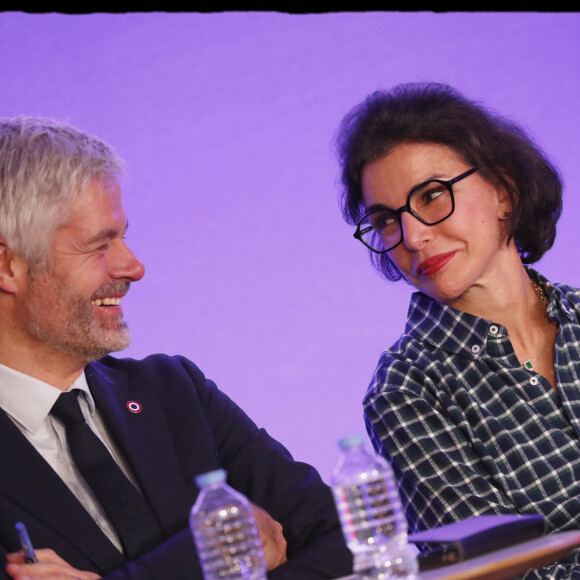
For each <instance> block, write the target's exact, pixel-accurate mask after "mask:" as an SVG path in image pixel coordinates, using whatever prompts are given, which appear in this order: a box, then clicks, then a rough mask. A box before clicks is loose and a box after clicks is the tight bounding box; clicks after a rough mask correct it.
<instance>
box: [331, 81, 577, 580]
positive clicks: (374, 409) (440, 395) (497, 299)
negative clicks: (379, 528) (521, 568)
mask: <svg viewBox="0 0 580 580" xmlns="http://www.w3.org/2000/svg"><path fill="white" fill-rule="evenodd" d="M336 143H337V150H338V155H339V160H340V167H341V179H342V186H343V192H342V193H343V197H342V208H343V214H344V217H345V219H346V220H347V221H348V222H349V223H351V224H353V225H355V226H356V231H355V233H354V237H355V238H356V239H357V240H360V242H362V243H363V244H364V245H365V246H366V247H367V248H368V250H369V252H370V255H371V258H372V260H373V262H374V264H375V266H376V267H377V268H378V269H379V271H380V272H381V273H382V274H383V275H384V277H385V278H387V279H389V280H393V281H394V280H398V279H403V280H405V281H406V282H408V283H409V284H411V285H412V286H414V287H415V289H416V290H417V292H415V293H414V294H413V296H412V298H411V304H410V307H409V313H408V319H407V324H406V328H405V329H404V332H403V334H402V335H401V337H400V339H399V340H398V341H397V342H396V343H395V344H394V345H393V346H392V347H391V348H390V349H388V350H387V351H386V352H385V353H383V355H382V356H381V358H380V360H379V363H378V366H377V369H376V371H375V374H374V377H373V379H372V382H371V385H370V387H369V389H368V391H367V394H366V396H365V398H364V412H365V421H366V425H367V429H368V432H369V435H370V437H371V440H372V442H373V445H374V447H375V449H376V451H377V452H378V453H380V454H382V455H383V456H384V457H386V458H387V459H389V460H390V461H391V463H392V464H393V467H394V469H395V472H396V474H397V478H398V481H399V485H400V489H401V494H402V497H403V501H404V503H405V508H406V513H407V517H408V519H409V522H410V526H411V529H412V530H414V531H416V530H419V529H425V528H432V527H435V526H439V525H443V524H446V523H450V522H452V521H456V520H461V519H465V518H468V517H471V516H475V515H482V514H500V513H507V514H513V513H522V514H525V513H529V514H532V513H538V514H542V515H543V516H544V517H545V519H546V522H547V526H548V531H559V530H565V529H580V291H579V290H577V289H575V288H571V287H569V286H565V285H562V284H557V283H554V282H550V281H548V280H547V279H545V278H544V277H543V276H542V275H541V274H539V273H538V272H536V271H535V270H534V269H533V268H531V267H530V266H528V264H533V263H534V262H536V261H538V260H539V259H540V258H541V257H542V256H543V254H544V253H545V252H546V251H547V250H548V249H549V248H550V247H551V246H552V244H553V242H554V238H555V232H556V230H555V227H556V222H557V220H558V218H559V216H560V211H561V200H562V186H561V181H560V179H559V176H558V172H557V170H556V169H555V168H554V166H553V165H552V164H551V162H550V161H549V160H548V158H547V157H546V155H545V154H544V153H543V152H542V151H541V150H540V149H539V148H538V147H537V146H536V145H535V144H534V143H533V142H532V140H531V139H530V138H529V137H528V136H527V135H526V134H525V132H524V131H523V130H522V129H521V128H520V127H519V126H517V125H516V124H514V123H513V122H511V121H509V120H507V119H506V118H503V117H501V116H499V115H497V114H495V113H493V112H491V111H489V110H488V109H486V108H485V107H483V106H482V105H480V104H478V103H476V102H474V101H471V100H469V99H467V98H465V97H464V96H463V95H462V94H460V93H459V92H458V91H456V90H455V89H453V88H451V87H449V86H446V85H441V84H435V83H427V84H425V83H419V84H416V83H413V84H406V85H399V86H397V87H395V88H394V89H392V90H391V91H387V92H385V91H379V92H376V93H374V94H372V95H370V96H369V97H368V98H367V99H366V100H365V101H363V102H362V103H360V104H359V105H357V106H356V107H354V108H353V109H352V110H351V111H350V113H349V114H348V115H347V116H346V117H345V119H344V120H343V122H342V124H341V126H340V129H339V131H338V134H337V140H336ZM577 557H578V554H576V555H575V556H573V557H572V558H571V559H569V560H568V561H566V562H561V563H558V564H555V565H553V566H552V567H551V569H550V571H549V572H546V569H543V570H541V571H538V572H535V573H530V574H531V575H530V576H528V578H532V577H538V578H545V577H548V576H549V577H550V578H564V577H565V578H569V577H570V573H571V570H572V569H574V566H575V562H576V559H575V558H577ZM579 570H580V569H579ZM579 573H580V571H579ZM533 574H536V576H534V575H533Z"/></svg>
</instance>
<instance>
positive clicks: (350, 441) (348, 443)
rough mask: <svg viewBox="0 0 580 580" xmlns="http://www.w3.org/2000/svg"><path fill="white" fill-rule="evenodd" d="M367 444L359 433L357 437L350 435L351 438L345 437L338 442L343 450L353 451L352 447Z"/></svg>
mask: <svg viewBox="0 0 580 580" xmlns="http://www.w3.org/2000/svg"><path fill="white" fill-rule="evenodd" d="M364 442H365V437H364V435H362V434H360V433H358V434H356V435H350V436H349V437H343V438H342V439H339V440H338V446H339V447H340V448H341V449H351V448H352V447H359V446H360V445H362V444H363V443H364Z"/></svg>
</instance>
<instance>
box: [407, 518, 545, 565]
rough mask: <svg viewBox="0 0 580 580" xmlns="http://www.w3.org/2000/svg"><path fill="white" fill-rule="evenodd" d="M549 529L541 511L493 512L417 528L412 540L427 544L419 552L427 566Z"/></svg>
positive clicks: (490, 549) (470, 555)
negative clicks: (518, 513) (504, 513)
mask: <svg viewBox="0 0 580 580" xmlns="http://www.w3.org/2000/svg"><path fill="white" fill-rule="evenodd" d="M545 532H546V525H545V521H544V518H543V516H541V515H535V514H534V515H490V516H475V517H472V518H469V519H466V520H463V521H461V522H454V523H452V524H447V525H445V526H441V527H439V528H433V529H431V530H425V531H423V532H417V533H416V534H412V535H410V536H409V541H411V542H413V543H415V544H422V545H424V546H426V548H427V551H426V552H422V553H421V554H420V556H419V566H420V568H421V569H422V570H425V569H429V568H434V567H437V566H442V565H445V564H451V563H453V562H459V561H461V560H467V559H469V558H474V557H475V556H481V555H483V554H487V553H488V552H493V551H494V550H500V549H502V548H507V547H508V546H513V545H515V544H520V543H521V542H526V541H528V540H532V539H534V538H538V537H540V536H542V535H544V534H545Z"/></svg>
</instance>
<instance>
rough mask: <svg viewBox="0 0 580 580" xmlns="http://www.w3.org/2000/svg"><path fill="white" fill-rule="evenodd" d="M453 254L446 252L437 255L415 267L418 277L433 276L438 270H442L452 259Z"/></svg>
mask: <svg viewBox="0 0 580 580" xmlns="http://www.w3.org/2000/svg"><path fill="white" fill-rule="evenodd" d="M454 255H455V252H446V253H444V254H437V255H436V256H432V257H431V258H427V259H426V260H424V261H423V262H421V263H420V264H419V265H418V266H417V274H418V275H419V276H433V275H434V274H437V272H439V270H442V269H443V268H444V267H445V266H446V264H447V262H449V260H451V258H453V256H454Z"/></svg>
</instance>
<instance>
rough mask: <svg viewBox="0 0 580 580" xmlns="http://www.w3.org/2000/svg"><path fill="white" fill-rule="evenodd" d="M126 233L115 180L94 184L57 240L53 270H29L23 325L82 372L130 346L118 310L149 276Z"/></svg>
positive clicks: (22, 308)
mask: <svg viewBox="0 0 580 580" xmlns="http://www.w3.org/2000/svg"><path fill="white" fill-rule="evenodd" d="M126 229H127V217H126V214H125V209H124V208H123V204H122V202H121V189H120V187H119V183H118V182H117V180H116V179H114V178H109V179H95V180H93V181H92V182H91V184H90V185H89V187H88V188H87V191H86V192H85V194H84V195H82V196H81V197H80V198H79V199H77V200H75V202H74V203H73V204H72V205H71V207H70V210H69V219H68V220H67V222H66V224H65V225H64V226H63V227H61V228H60V229H59V230H58V231H57V233H56V235H55V237H54V241H53V245H52V253H51V256H52V260H51V262H52V263H51V267H48V268H43V269H38V270H35V269H34V268H33V269H32V271H31V273H30V275H29V278H28V284H27V287H26V291H25V292H24V293H23V295H22V299H21V300H20V301H19V305H18V308H19V311H18V319H19V320H20V322H21V324H22V326H23V328H24V330H25V331H26V332H27V333H28V335H29V336H30V337H31V338H32V339H33V340H34V341H36V342H40V343H42V344H43V345H45V346H47V347H49V349H54V350H56V351H58V352H60V353H64V354H67V355H70V356H71V357H74V358H77V359H79V360H80V361H81V362H82V363H83V364H86V363H88V362H91V361H93V360H96V359H99V358H101V357H102V356H104V355H105V354H108V353H110V352H114V351H119V350H123V349H125V348H127V347H128V346H129V343H130V340H131V335H130V332H129V329H128V327H127V325H126V323H125V321H124V318H123V311H122V309H121V305H120V303H121V299H122V297H123V296H124V295H125V294H126V293H127V291H128V290H129V285H130V283H131V282H135V281H137V280H140V279H141V278H142V277H143V274H144V273H145V270H144V267H143V264H141V262H140V261H139V260H137V258H136V257H135V256H134V255H133V253H132V252H131V250H130V249H129V248H128V247H127V245H126V244H125V240H124V234H125V230H126Z"/></svg>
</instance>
